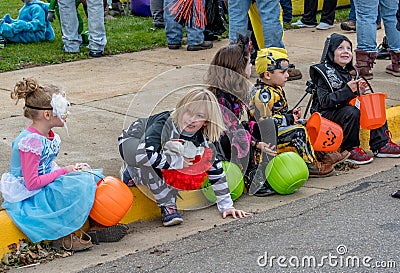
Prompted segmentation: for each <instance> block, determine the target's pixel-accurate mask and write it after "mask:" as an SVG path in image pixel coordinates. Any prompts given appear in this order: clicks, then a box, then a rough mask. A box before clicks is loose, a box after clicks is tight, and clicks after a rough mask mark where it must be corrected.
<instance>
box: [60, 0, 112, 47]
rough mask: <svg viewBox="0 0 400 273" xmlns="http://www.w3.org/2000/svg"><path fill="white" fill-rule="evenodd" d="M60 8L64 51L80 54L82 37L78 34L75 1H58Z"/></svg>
mask: <svg viewBox="0 0 400 273" xmlns="http://www.w3.org/2000/svg"><path fill="white" fill-rule="evenodd" d="M58 6H59V10H60V22H61V31H62V41H63V43H64V50H65V51H66V52H71V53H74V52H79V47H80V45H81V43H82V37H81V35H79V34H78V25H79V23H78V16H77V11H76V7H75V0H58ZM103 16H104V14H103Z"/></svg>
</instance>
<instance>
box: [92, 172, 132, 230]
mask: <svg viewBox="0 0 400 273" xmlns="http://www.w3.org/2000/svg"><path fill="white" fill-rule="evenodd" d="M132 203H133V195H132V192H131V190H130V189H129V187H128V186H127V185H125V184H124V183H123V182H122V181H121V180H119V179H118V178H116V177H113V176H106V177H104V178H101V179H100V180H99V181H98V182H97V189H96V195H95V198H94V203H93V207H92V210H91V211H90V217H91V218H92V219H93V220H95V221H96V222H97V223H99V224H102V225H104V226H113V225H116V224H118V223H119V222H120V221H121V220H122V218H124V216H125V215H126V213H127V212H128V211H129V210H130V208H131V206H132Z"/></svg>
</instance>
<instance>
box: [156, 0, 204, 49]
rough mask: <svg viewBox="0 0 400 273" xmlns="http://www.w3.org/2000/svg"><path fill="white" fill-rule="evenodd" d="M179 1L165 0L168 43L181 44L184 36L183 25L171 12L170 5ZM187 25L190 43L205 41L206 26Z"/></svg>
mask: <svg viewBox="0 0 400 273" xmlns="http://www.w3.org/2000/svg"><path fill="white" fill-rule="evenodd" d="M177 1H178V0H164V22H165V34H166V36H167V41H168V44H180V43H181V42H182V38H183V26H182V25H181V24H179V23H178V22H176V21H175V20H174V18H175V15H174V14H171V11H170V7H171V6H173V5H174V4H175V3H176V2H177ZM203 3H204V0H203ZM185 27H186V35H187V44H188V45H190V46H193V45H199V44H201V43H203V42H204V33H203V32H204V28H200V27H194V26H193V27H189V26H185Z"/></svg>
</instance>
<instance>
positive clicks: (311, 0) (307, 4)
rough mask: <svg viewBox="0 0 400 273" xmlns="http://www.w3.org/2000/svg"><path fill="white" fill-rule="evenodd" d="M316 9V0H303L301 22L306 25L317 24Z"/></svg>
mask: <svg viewBox="0 0 400 273" xmlns="http://www.w3.org/2000/svg"><path fill="white" fill-rule="evenodd" d="M317 10H318V0H305V1H304V14H303V17H302V18H301V22H303V23H304V24H306V25H317V24H318V22H317Z"/></svg>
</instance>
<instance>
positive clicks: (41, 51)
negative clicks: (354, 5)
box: [0, 0, 349, 73]
mask: <svg viewBox="0 0 400 273" xmlns="http://www.w3.org/2000/svg"><path fill="white" fill-rule="evenodd" d="M0 2H1V4H0V5H1V11H2V12H4V11H5V13H10V14H11V16H12V18H17V16H18V11H19V9H20V8H21V7H22V2H21V1H18V0H0ZM80 13H81V14H83V15H84V13H83V10H82V8H81V10H80ZM348 13H349V9H348V8H345V9H339V10H337V11H336V21H337V22H342V21H346V20H347V17H348ZM3 16H4V14H0V18H2V17H3ZM82 17H83V20H84V24H85V28H87V22H86V21H87V19H86V17H85V16H82ZM300 18H301V16H295V17H294V18H293V20H292V22H295V21H297V20H298V19H300ZM317 18H318V20H319V18H320V14H318V16H317ZM52 25H53V28H54V32H55V35H56V38H55V39H54V41H51V42H42V43H32V44H7V45H6V47H5V48H4V49H0V73H1V72H5V71H13V70H18V69H23V68H28V67H33V66H40V65H48V64H57V63H64V62H72V61H76V60H79V59H87V58H90V57H89V56H88V53H89V49H87V48H86V47H82V48H81V52H80V53H79V54H69V53H64V52H62V51H61V48H62V45H63V44H62V41H61V29H60V24H59V20H58V19H56V20H55V21H54V22H53V24H52ZM105 26H106V33H107V45H106V48H105V52H104V53H105V54H106V55H115V54H120V53H126V52H135V51H140V50H145V49H151V48H154V47H160V46H166V45H167V41H166V37H165V32H164V30H163V29H153V28H152V26H153V25H152V19H151V18H149V17H139V16H118V17H115V20H106V21H105ZM291 28H295V27H292V26H290V25H285V29H291ZM227 36H228V33H227V32H225V33H224V34H223V35H222V36H221V38H226V37H227Z"/></svg>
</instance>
